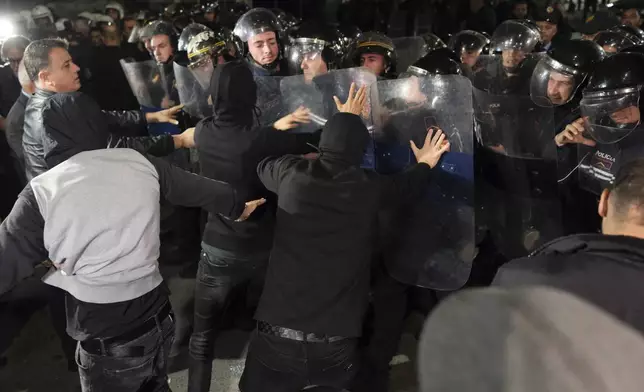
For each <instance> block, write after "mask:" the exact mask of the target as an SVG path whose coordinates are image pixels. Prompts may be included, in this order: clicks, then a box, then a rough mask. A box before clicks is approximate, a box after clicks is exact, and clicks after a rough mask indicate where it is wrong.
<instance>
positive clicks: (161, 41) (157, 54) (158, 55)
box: [150, 34, 174, 64]
mask: <svg viewBox="0 0 644 392" xmlns="http://www.w3.org/2000/svg"><path fill="white" fill-rule="evenodd" d="M150 47H151V49H152V53H153V54H154V59H155V60H156V61H157V63H161V64H165V63H167V62H168V61H169V60H170V57H172V54H173V53H174V51H173V50H172V45H170V37H168V36H167V35H165V34H160V35H155V36H153V37H152V39H151V40H150Z"/></svg>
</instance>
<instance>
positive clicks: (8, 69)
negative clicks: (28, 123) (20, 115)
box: [0, 35, 29, 128]
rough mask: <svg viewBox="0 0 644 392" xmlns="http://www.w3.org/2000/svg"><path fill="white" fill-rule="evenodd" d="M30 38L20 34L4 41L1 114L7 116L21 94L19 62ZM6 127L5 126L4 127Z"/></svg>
mask: <svg viewBox="0 0 644 392" xmlns="http://www.w3.org/2000/svg"><path fill="white" fill-rule="evenodd" d="M27 45H29V39H28V38H26V37H23V36H20V35H15V36H13V37H9V38H7V39H6V40H5V41H4V42H3V43H2V49H0V52H1V54H2V60H3V61H6V65H3V66H2V67H0V116H2V117H3V118H6V117H7V115H8V113H9V110H10V109H11V106H13V103H14V102H16V99H18V97H19V96H20V83H19V82H18V77H17V76H18V64H20V61H21V60H22V57H23V55H24V53H25V48H26V47H27ZM2 128H4V127H2Z"/></svg>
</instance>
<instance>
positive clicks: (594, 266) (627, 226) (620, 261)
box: [495, 160, 644, 331]
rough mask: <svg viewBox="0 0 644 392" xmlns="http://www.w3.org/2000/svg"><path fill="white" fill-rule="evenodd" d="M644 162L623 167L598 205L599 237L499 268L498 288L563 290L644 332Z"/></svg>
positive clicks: (570, 241)
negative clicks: (642, 298)
mask: <svg viewBox="0 0 644 392" xmlns="http://www.w3.org/2000/svg"><path fill="white" fill-rule="evenodd" d="M642 195H644V161H643V160H636V161H631V162H630V163H628V164H626V165H624V166H622V168H621V169H620V171H619V173H618V175H617V176H616V178H615V182H614V184H613V185H612V187H611V188H610V189H605V190H604V191H603V193H602V195H601V198H600V202H599V215H600V216H601V217H602V232H603V234H579V235H573V236H569V237H564V238H561V239H558V240H555V241H553V242H551V243H549V244H547V245H544V246H543V247H542V248H541V249H539V250H537V251H535V252H534V253H533V254H532V255H531V256H530V257H528V258H523V259H518V260H514V261H512V262H510V263H508V264H506V265H505V266H503V267H502V268H501V269H500V270H499V272H498V274H497V276H496V279H495V284H496V285H500V286H508V287H510V286H524V285H548V286H553V287H555V288H559V289H563V290H567V291H569V292H571V293H573V294H577V295H579V296H580V297H582V298H584V299H586V300H588V301H590V302H592V303H594V304H595V305H597V306H599V307H601V308H604V309H605V310H606V311H608V312H609V313H612V314H613V315H615V316H616V317H617V318H619V319H621V320H623V321H625V322H626V323H629V324H631V325H633V326H634V327H635V328H637V329H639V330H640V331H644V306H642V302H641V301H640V297H641V295H642V279H643V278H644V207H642Z"/></svg>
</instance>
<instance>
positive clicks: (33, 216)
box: [0, 185, 48, 295]
mask: <svg viewBox="0 0 644 392" xmlns="http://www.w3.org/2000/svg"><path fill="white" fill-rule="evenodd" d="M44 228H45V221H44V219H43V217H42V214H41V213H40V210H39V209H38V204H37V203H36V198H35V197H34V193H33V190H32V189H31V186H29V185H27V187H26V188H25V189H24V190H23V191H22V192H21V193H20V195H19V196H18V200H16V203H15V204H14V206H13V208H12V209H11V212H10V213H9V216H7V218H6V219H5V220H4V221H3V222H2V224H0V295H2V294H4V293H6V292H7V291H9V290H11V289H12V288H13V287H14V286H15V285H16V284H17V283H18V282H20V281H21V280H24V279H26V278H28V277H30V276H31V275H32V274H33V272H34V268H35V267H36V266H37V265H38V264H40V263H42V262H43V261H45V260H47V258H48V252H47V250H46V249H45V245H44V239H43V236H44V235H43V231H44Z"/></svg>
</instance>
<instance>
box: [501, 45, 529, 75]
mask: <svg viewBox="0 0 644 392" xmlns="http://www.w3.org/2000/svg"><path fill="white" fill-rule="evenodd" d="M501 57H502V58H503V68H505V69H506V70H507V71H510V72H512V71H514V70H516V68H517V67H518V66H519V65H521V63H522V62H523V60H525V57H526V54H525V52H524V51H522V50H516V49H510V50H504V51H503V52H501Z"/></svg>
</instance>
